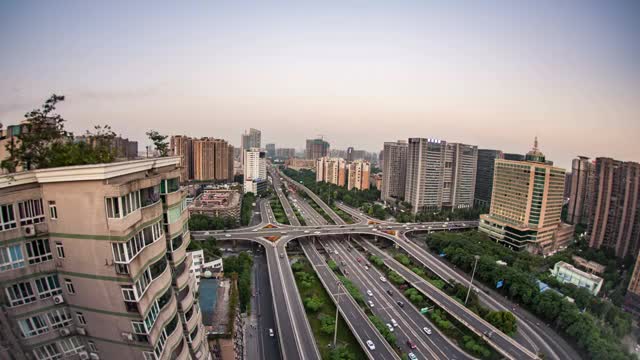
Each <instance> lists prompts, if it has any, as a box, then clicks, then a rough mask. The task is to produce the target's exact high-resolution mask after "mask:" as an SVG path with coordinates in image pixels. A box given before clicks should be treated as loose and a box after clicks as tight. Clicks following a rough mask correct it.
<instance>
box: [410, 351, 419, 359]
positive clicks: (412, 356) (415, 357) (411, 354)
mask: <svg viewBox="0 0 640 360" xmlns="http://www.w3.org/2000/svg"><path fill="white" fill-rule="evenodd" d="M409 360H418V357H417V356H416V354H414V353H412V352H410V353H409Z"/></svg>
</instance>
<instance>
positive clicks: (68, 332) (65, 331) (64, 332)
mask: <svg viewBox="0 0 640 360" xmlns="http://www.w3.org/2000/svg"><path fill="white" fill-rule="evenodd" d="M70 334H71V331H69V329H60V335H61V336H68V335H70Z"/></svg>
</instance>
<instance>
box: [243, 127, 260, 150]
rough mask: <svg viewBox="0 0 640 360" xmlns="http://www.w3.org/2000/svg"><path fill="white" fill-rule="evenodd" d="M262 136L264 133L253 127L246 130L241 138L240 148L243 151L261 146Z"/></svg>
mask: <svg viewBox="0 0 640 360" xmlns="http://www.w3.org/2000/svg"><path fill="white" fill-rule="evenodd" d="M261 137H262V133H261V132H260V130H257V129H254V128H251V129H249V131H248V132H247V131H245V132H244V134H242V137H241V139H240V148H241V149H242V150H243V151H244V150H248V149H251V148H261V147H262V146H261V145H260V144H261Z"/></svg>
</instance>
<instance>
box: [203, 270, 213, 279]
mask: <svg viewBox="0 0 640 360" xmlns="http://www.w3.org/2000/svg"><path fill="white" fill-rule="evenodd" d="M212 275H213V274H212V273H211V271H209V270H207V271H205V272H204V277H206V278H210V277H211V276H212Z"/></svg>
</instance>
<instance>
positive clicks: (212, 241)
mask: <svg viewBox="0 0 640 360" xmlns="http://www.w3.org/2000/svg"><path fill="white" fill-rule="evenodd" d="M196 250H202V252H203V254H204V261H212V260H214V259H217V258H219V257H221V256H222V251H221V250H220V248H219V247H218V241H217V240H216V238H214V237H213V236H209V237H208V238H206V239H205V240H204V241H194V240H192V241H191V242H189V246H188V247H187V251H196ZM225 270H226V269H225Z"/></svg>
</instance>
